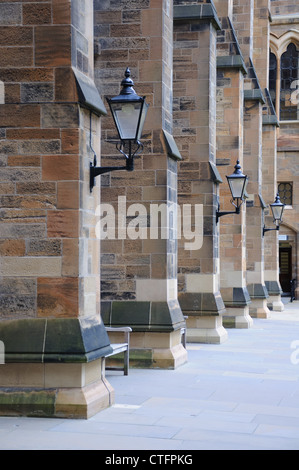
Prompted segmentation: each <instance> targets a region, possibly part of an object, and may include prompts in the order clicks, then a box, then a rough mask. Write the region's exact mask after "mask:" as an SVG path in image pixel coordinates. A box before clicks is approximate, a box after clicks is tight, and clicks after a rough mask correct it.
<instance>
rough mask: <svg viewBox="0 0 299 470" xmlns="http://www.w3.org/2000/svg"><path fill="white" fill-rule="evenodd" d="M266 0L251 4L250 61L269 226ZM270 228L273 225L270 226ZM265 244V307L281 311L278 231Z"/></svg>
mask: <svg viewBox="0 0 299 470" xmlns="http://www.w3.org/2000/svg"><path fill="white" fill-rule="evenodd" d="M270 5H271V3H270V0H261V1H255V3H254V41H253V64H254V67H255V69H256V72H257V75H258V77H259V82H260V86H261V88H262V89H263V90H265V91H264V96H265V97H266V103H265V106H264V111H263V114H264V115H263V199H264V202H265V204H266V206H267V208H266V209H265V224H266V225H267V226H268V224H270V225H269V226H270V227H271V226H273V219H272V217H268V216H267V215H268V214H269V204H271V203H272V202H273V201H274V199H275V196H276V193H277V142H276V141H277V126H278V122H277V118H276V115H275V111H274V109H273V105H272V103H271V99H270V96H269V93H268V80H269V76H268V73H269V72H268V71H269V32H270ZM273 227H274V226H273ZM264 243H265V283H266V287H267V290H268V293H269V299H268V306H269V307H270V308H271V309H273V310H278V311H281V310H283V304H282V302H281V295H280V294H281V287H280V284H279V259H278V253H279V246H278V233H277V232H267V233H266V234H265V237H264Z"/></svg>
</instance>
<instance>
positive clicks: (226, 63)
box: [217, 55, 247, 75]
mask: <svg viewBox="0 0 299 470" xmlns="http://www.w3.org/2000/svg"><path fill="white" fill-rule="evenodd" d="M217 68H218V69H220V68H222V69H226V68H232V69H240V70H241V71H242V72H243V74H244V75H246V74H247V68H246V65H245V62H244V60H243V57H242V56H241V55H230V56H218V57H217Z"/></svg>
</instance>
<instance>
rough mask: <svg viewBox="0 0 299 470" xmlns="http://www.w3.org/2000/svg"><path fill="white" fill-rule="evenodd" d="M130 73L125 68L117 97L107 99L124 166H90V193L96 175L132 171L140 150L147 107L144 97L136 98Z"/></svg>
mask: <svg viewBox="0 0 299 470" xmlns="http://www.w3.org/2000/svg"><path fill="white" fill-rule="evenodd" d="M130 77H131V72H130V69H129V68H127V69H126V72H125V78H124V79H123V81H122V82H121V86H122V90H121V92H120V94H119V95H118V96H115V97H113V98H110V99H109V98H107V102H108V104H109V107H110V110H111V113H112V116H113V120H114V123H115V126H116V129H117V132H118V136H119V140H120V142H119V143H118V144H117V145H116V148H117V150H118V151H119V152H120V153H121V154H122V155H123V156H124V157H125V159H126V165H125V166H121V167H97V166H96V161H95V162H94V165H92V164H90V191H92V188H93V186H94V184H95V183H94V179H95V177H96V176H98V175H102V174H103V173H108V172H110V171H115V170H127V171H133V170H134V157H135V156H136V155H137V153H138V152H139V151H140V149H141V148H142V144H141V142H140V141H139V139H140V138H141V135H142V130H143V126H144V122H145V118H146V114H147V110H148V107H149V105H148V104H147V103H146V102H145V97H141V96H138V95H137V93H136V91H135V90H134V88H133V86H134V83H133V80H132V79H131V78H130Z"/></svg>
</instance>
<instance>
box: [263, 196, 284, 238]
mask: <svg viewBox="0 0 299 470" xmlns="http://www.w3.org/2000/svg"><path fill="white" fill-rule="evenodd" d="M270 207H271V211H272V215H273V222H274V223H275V224H276V227H275V228H266V227H265V225H264V228H263V236H264V235H265V233H266V232H271V231H272V230H279V228H280V227H279V226H280V223H281V222H282V214H283V210H284V204H283V203H282V202H281V201H280V197H279V194H278V193H277V195H276V198H275V201H274V202H273V203H272V204H270Z"/></svg>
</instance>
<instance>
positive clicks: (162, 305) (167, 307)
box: [101, 300, 185, 332]
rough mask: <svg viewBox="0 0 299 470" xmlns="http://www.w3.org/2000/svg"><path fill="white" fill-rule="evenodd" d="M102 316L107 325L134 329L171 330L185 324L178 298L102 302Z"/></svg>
mask: <svg viewBox="0 0 299 470" xmlns="http://www.w3.org/2000/svg"><path fill="white" fill-rule="evenodd" d="M101 314H102V318H103V321H104V323H105V325H106V326H114V327H120V326H130V327H131V328H132V330H133V331H139V332H140V331H142V332H148V331H153V332H157V331H159V332H171V331H176V330H178V329H180V328H182V327H183V326H185V320H184V316H183V313H182V310H181V307H180V305H179V302H178V301H177V300H169V301H165V302H154V301H144V302H142V301H130V300H127V301H117V300H114V301H110V302H107V301H106V302H103V303H102V313H101Z"/></svg>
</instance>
